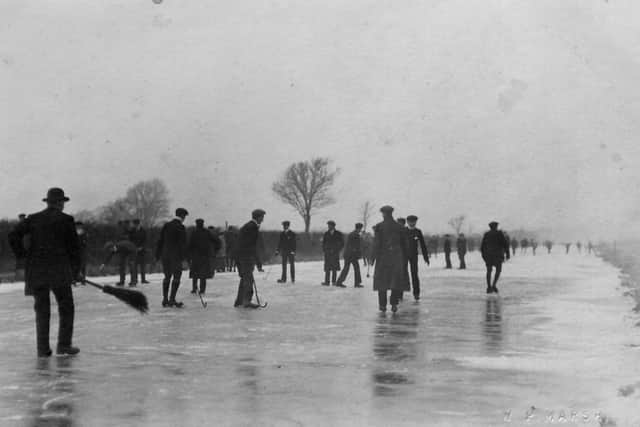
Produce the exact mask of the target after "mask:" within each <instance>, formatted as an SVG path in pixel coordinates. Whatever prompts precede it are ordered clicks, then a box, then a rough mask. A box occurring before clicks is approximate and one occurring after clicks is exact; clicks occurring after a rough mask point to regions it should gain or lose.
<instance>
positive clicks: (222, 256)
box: [207, 226, 227, 273]
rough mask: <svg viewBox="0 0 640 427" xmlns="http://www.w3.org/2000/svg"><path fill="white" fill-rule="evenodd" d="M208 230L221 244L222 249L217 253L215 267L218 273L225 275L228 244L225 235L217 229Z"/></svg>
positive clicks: (211, 227) (210, 227)
mask: <svg viewBox="0 0 640 427" xmlns="http://www.w3.org/2000/svg"><path fill="white" fill-rule="evenodd" d="M207 228H208V229H209V232H210V233H211V234H212V235H214V236H216V237H217V238H218V241H219V242H220V249H218V252H216V257H215V258H216V261H215V266H216V271H217V272H218V273H224V272H225V271H226V270H227V243H226V241H225V240H224V234H223V233H221V232H220V229H218V228H216V227H213V226H209V227H207Z"/></svg>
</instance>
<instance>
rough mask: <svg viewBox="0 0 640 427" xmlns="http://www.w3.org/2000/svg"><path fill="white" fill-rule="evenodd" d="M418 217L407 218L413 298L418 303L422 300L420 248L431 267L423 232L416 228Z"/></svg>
mask: <svg viewBox="0 0 640 427" xmlns="http://www.w3.org/2000/svg"><path fill="white" fill-rule="evenodd" d="M417 222H418V217H417V216H415V215H409V216H408V217H407V223H408V225H409V226H408V228H407V234H408V235H409V255H408V258H409V270H410V272H411V283H412V287H413V298H414V299H415V300H416V301H418V300H419V299H420V278H419V277H418V248H420V250H421V251H422V258H423V259H424V262H425V263H426V264H427V265H429V251H428V249H427V244H426V242H425V241H424V235H423V234H422V230H420V229H419V228H418V227H416V224H417Z"/></svg>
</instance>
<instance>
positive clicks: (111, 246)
mask: <svg viewBox="0 0 640 427" xmlns="http://www.w3.org/2000/svg"><path fill="white" fill-rule="evenodd" d="M105 249H106V250H107V256H106V257H105V259H104V262H103V263H102V265H101V266H100V272H103V271H104V267H105V265H107V264H109V262H111V259H112V258H113V257H114V256H117V257H118V273H119V274H120V281H119V282H118V283H116V286H124V281H125V278H126V277H127V267H129V274H130V275H131V282H130V283H129V286H132V287H133V286H136V284H135V282H134V280H133V279H134V276H133V268H132V264H133V262H132V260H131V259H132V258H133V256H134V255H135V252H136V247H135V245H134V244H133V243H132V242H130V241H129V240H127V239H123V240H118V241H117V242H107V243H106V244H105Z"/></svg>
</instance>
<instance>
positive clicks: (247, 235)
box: [233, 209, 266, 308]
mask: <svg viewBox="0 0 640 427" xmlns="http://www.w3.org/2000/svg"><path fill="white" fill-rule="evenodd" d="M265 215H266V213H265V211H263V210H262V209H255V210H254V211H253V212H251V221H249V222H247V223H246V224H245V225H243V226H242V227H241V228H240V232H239V233H238V240H237V244H236V248H235V252H234V259H235V262H236V264H237V266H238V275H239V276H240V283H239V284H238V294H237V296H236V301H235V302H234V303H233V306H234V307H240V306H242V307H244V308H258V307H260V306H259V305H258V304H254V303H252V302H251V299H252V298H253V285H254V283H255V280H254V278H253V270H254V268H255V267H256V265H257V264H258V263H260V259H259V258H258V238H259V235H260V224H262V221H264V216H265Z"/></svg>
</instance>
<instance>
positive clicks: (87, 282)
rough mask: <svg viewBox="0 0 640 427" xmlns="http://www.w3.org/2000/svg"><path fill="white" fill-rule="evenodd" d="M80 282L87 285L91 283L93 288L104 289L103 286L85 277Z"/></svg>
mask: <svg viewBox="0 0 640 427" xmlns="http://www.w3.org/2000/svg"><path fill="white" fill-rule="evenodd" d="M82 283H86V284H87V285H91V286H93V287H95V288H98V289H104V286H102V285H98V284H97V283H96V282H92V281H91V280H88V279H86V278H85V279H84V280H83V281H82Z"/></svg>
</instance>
